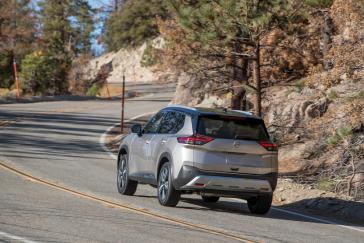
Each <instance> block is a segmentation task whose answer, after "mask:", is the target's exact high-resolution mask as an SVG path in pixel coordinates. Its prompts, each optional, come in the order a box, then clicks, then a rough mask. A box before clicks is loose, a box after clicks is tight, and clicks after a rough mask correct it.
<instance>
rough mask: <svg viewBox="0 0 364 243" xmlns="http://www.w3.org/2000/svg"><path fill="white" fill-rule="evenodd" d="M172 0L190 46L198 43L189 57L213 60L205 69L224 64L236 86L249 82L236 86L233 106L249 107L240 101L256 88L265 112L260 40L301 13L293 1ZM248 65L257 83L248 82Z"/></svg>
mask: <svg viewBox="0 0 364 243" xmlns="http://www.w3.org/2000/svg"><path fill="white" fill-rule="evenodd" d="M168 1H169V3H170V6H171V9H172V11H173V12H174V13H175V14H176V15H177V19H178V21H179V23H180V25H181V27H182V28H183V30H184V31H185V33H186V42H187V45H189V46H191V47H192V48H194V51H193V52H192V55H191V56H190V57H189V58H191V59H192V60H193V62H196V63H199V62H200V63H201V61H199V60H201V59H207V60H209V62H208V65H207V67H204V68H205V69H212V68H213V69H217V68H220V70H222V73H225V75H226V76H227V79H228V80H229V81H230V82H231V86H232V87H235V86H239V87H245V88H240V89H236V88H232V89H233V91H234V92H233V98H232V108H234V109H240V108H244V107H242V105H241V103H240V101H241V99H242V97H244V96H245V92H246V89H247V88H248V89H250V90H253V91H254V92H255V97H256V99H255V100H254V107H255V111H256V113H257V114H258V115H261V78H260V67H261V63H260V49H261V46H260V42H261V39H262V37H263V36H264V34H266V33H268V32H269V31H271V30H272V29H273V28H275V27H278V26H279V27H282V28H284V25H287V24H288V23H289V19H288V18H294V17H295V16H298V15H300V14H301V11H300V9H298V8H296V6H295V2H294V0H272V1H263V0H252V1H248V0H213V1H211V0H200V1H180V0H168ZM214 63H217V64H215V65H211V64H214ZM211 66H212V67H211ZM226 67H229V68H226ZM198 68H199V69H201V67H198ZM249 69H250V70H251V71H252V73H253V79H254V84H253V85H251V84H249V82H248V79H249V76H248V73H249Z"/></svg>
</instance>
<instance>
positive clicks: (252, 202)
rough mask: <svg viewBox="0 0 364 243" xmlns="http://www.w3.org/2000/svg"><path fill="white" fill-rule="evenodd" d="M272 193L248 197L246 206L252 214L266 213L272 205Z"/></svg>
mask: <svg viewBox="0 0 364 243" xmlns="http://www.w3.org/2000/svg"><path fill="white" fill-rule="evenodd" d="M272 200H273V195H272V194H269V195H260V196H257V197H253V198H249V199H248V208H249V210H250V212H251V213H254V214H266V213H267V212H268V211H269V209H270V207H271V205H272Z"/></svg>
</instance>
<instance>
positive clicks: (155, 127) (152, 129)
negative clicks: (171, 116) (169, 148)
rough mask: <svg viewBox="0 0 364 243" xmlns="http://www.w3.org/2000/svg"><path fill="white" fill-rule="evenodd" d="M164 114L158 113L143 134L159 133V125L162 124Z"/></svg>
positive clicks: (146, 126)
mask: <svg viewBox="0 0 364 243" xmlns="http://www.w3.org/2000/svg"><path fill="white" fill-rule="evenodd" d="M163 114H164V112H158V113H157V114H156V115H154V116H153V117H152V118H151V119H150V120H149V121H148V123H147V124H146V125H145V127H144V129H143V132H144V133H157V132H158V129H159V125H160V124H161V122H162V119H163Z"/></svg>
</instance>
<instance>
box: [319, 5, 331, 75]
mask: <svg viewBox="0 0 364 243" xmlns="http://www.w3.org/2000/svg"><path fill="white" fill-rule="evenodd" d="M323 18H324V26H323V31H322V38H321V39H322V55H323V60H324V68H325V70H328V69H330V68H331V66H332V64H331V63H330V62H328V61H327V60H325V57H326V56H327V53H328V51H329V50H330V48H331V36H332V32H333V23H332V19H331V17H330V14H329V13H328V11H325V12H324V17H323Z"/></svg>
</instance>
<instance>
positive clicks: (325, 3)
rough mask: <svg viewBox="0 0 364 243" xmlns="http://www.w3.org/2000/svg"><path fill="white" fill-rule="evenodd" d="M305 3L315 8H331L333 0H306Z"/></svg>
mask: <svg viewBox="0 0 364 243" xmlns="http://www.w3.org/2000/svg"><path fill="white" fill-rule="evenodd" d="M305 3H306V4H307V5H308V6H311V7H313V8H329V7H331V5H332V3H333V0H305Z"/></svg>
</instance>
